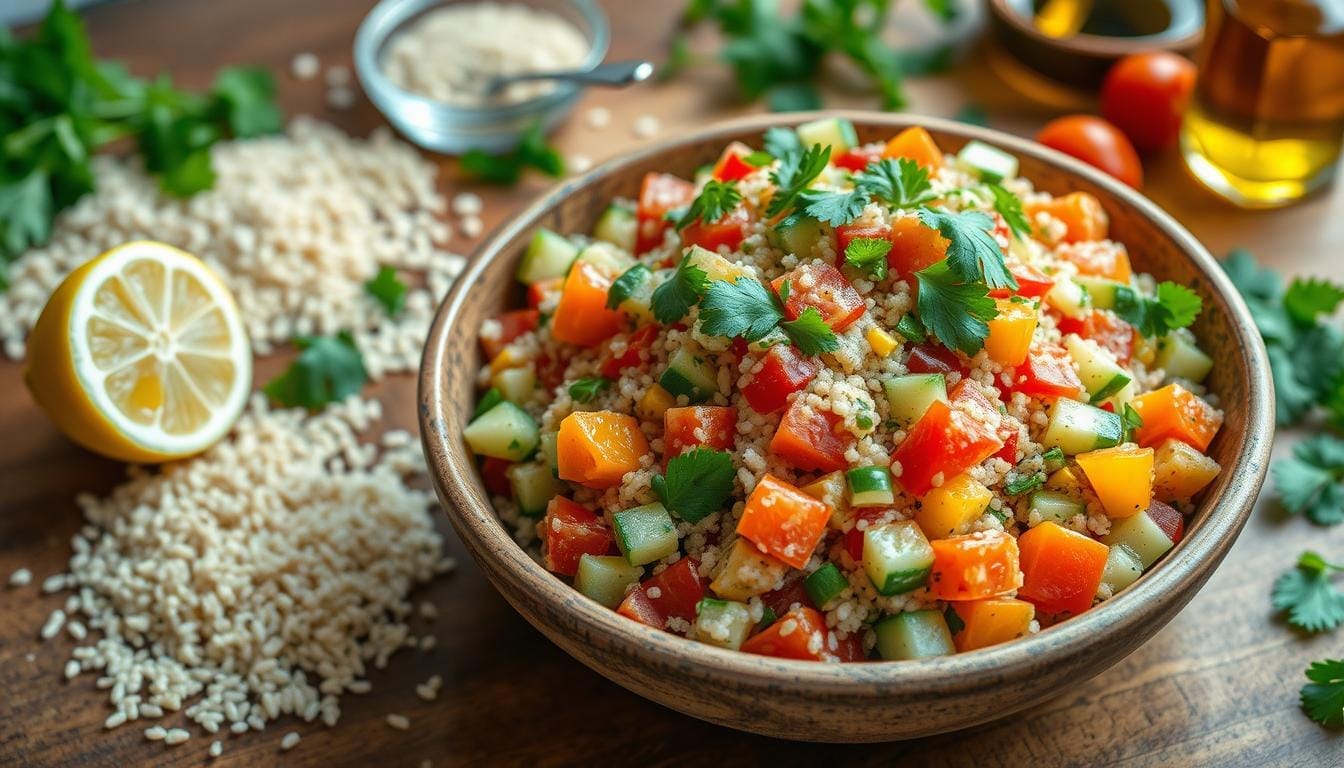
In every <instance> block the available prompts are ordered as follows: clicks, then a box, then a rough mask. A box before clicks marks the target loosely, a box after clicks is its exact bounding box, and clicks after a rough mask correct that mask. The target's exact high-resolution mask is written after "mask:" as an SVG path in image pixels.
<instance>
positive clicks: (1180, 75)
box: [1101, 51, 1195, 152]
mask: <svg viewBox="0 0 1344 768" xmlns="http://www.w3.org/2000/svg"><path fill="white" fill-rule="evenodd" d="M1194 88H1195V65H1194V64H1192V63H1190V60H1189V59H1186V58H1185V57H1183V56H1179V55H1177V54H1174V53H1171V52H1169V51H1153V52H1151V53H1136V54H1134V55H1133V56H1126V57H1125V58H1123V59H1121V60H1120V61H1119V63H1117V64H1116V65H1115V66H1114V67H1111V71H1110V73H1109V74H1107V75H1106V82H1105V83H1104V84H1103V85H1102V86H1101V114H1102V116H1103V117H1105V118H1106V119H1107V120H1110V121H1111V122H1112V123H1114V124H1115V126H1116V127H1117V128H1119V129H1120V130H1122V131H1124V132H1125V135H1126V136H1128V137H1129V140H1130V141H1132V142H1134V146H1136V147H1138V148H1139V149H1140V150H1141V151H1144V152H1155V151H1157V150H1160V149H1166V148H1167V147H1170V146H1172V145H1174V144H1175V143H1176V137H1177V135H1178V134H1179V133H1180V130H1181V115H1182V114H1183V113H1184V112H1185V106H1186V104H1188V103H1189V102H1190V92H1191V91H1193V90H1194Z"/></svg>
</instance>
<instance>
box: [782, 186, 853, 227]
mask: <svg viewBox="0 0 1344 768" xmlns="http://www.w3.org/2000/svg"><path fill="white" fill-rule="evenodd" d="M866 205H868V194H867V193H866V192H864V191H863V190H861V189H850V190H844V191H836V190H829V189H807V190H804V191H803V192H802V193H801V194H799V195H798V207H799V208H800V209H801V210H802V212H803V213H804V214H806V215H808V216H811V217H812V218H814V219H816V220H817V221H821V222H825V223H826V224H829V225H831V226H832V227H839V226H842V225H844V224H848V223H849V222H851V221H853V220H854V219H857V218H858V217H859V214H861V213H863V208H864V206H866ZM795 215H796V214H795Z"/></svg>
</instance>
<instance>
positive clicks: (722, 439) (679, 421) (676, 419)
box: [663, 405, 737, 463]
mask: <svg viewBox="0 0 1344 768" xmlns="http://www.w3.org/2000/svg"><path fill="white" fill-rule="evenodd" d="M736 436H737V409H736V408H729V407H727V406H721V405H688V406H685V407H680V408H668V409H667V410H666V411H664V412H663V462H664V463H666V462H667V460H668V459H670V458H672V457H673V456H680V455H681V454H683V453H685V452H687V451H689V450H691V449H692V448H695V447H696V446H704V447H706V448H713V449H715V450H718V451H727V450H731V449H732V447H733V442H734V440H735V438H736Z"/></svg>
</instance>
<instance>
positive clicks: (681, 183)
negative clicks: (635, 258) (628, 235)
mask: <svg viewBox="0 0 1344 768" xmlns="http://www.w3.org/2000/svg"><path fill="white" fill-rule="evenodd" d="M694 199H695V185H693V184H691V182H689V181H686V180H685V179H682V178H678V177H676V176H673V175H671V174H668V173H650V174H646V175H645V176H644V182H643V183H642V184H641V185H640V187H639V205H638V206H637V207H636V209H635V219H636V221H637V228H636V230H635V254H636V255H638V254H641V253H645V252H647V251H650V250H652V249H653V248H655V247H656V246H659V245H662V243H663V233H664V232H666V231H667V228H668V227H670V226H672V222H670V221H668V220H667V219H665V218H663V216H664V215H665V214H666V213H667V212H668V211H671V210H673V209H675V208H680V207H682V206H684V205H690V203H691V201H692V200H694Z"/></svg>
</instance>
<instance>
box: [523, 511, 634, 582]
mask: <svg viewBox="0 0 1344 768" xmlns="http://www.w3.org/2000/svg"><path fill="white" fill-rule="evenodd" d="M537 533H538V535H540V536H541V543H542V549H543V551H544V552H545V556H544V557H543V561H544V564H545V566H546V570H548V571H551V572H553V573H559V574H562V575H565V576H573V575H574V574H576V573H578V572H579V558H580V557H582V556H583V555H605V554H607V553H608V552H610V551H611V550H612V548H613V547H614V546H615V545H616V540H615V539H614V538H613V537H612V535H611V529H610V528H608V527H607V524H606V521H604V520H603V519H602V518H601V517H599V516H598V515H596V514H594V513H593V512H592V511H590V510H589V509H587V508H586V507H583V506H581V505H579V504H576V503H575V502H573V501H570V500H569V499H567V498H565V497H564V496H556V497H555V498H554V499H551V503H550V504H548V505H547V506H546V516H545V517H544V518H542V520H541V525H540V526H539V527H538V529H537Z"/></svg>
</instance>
